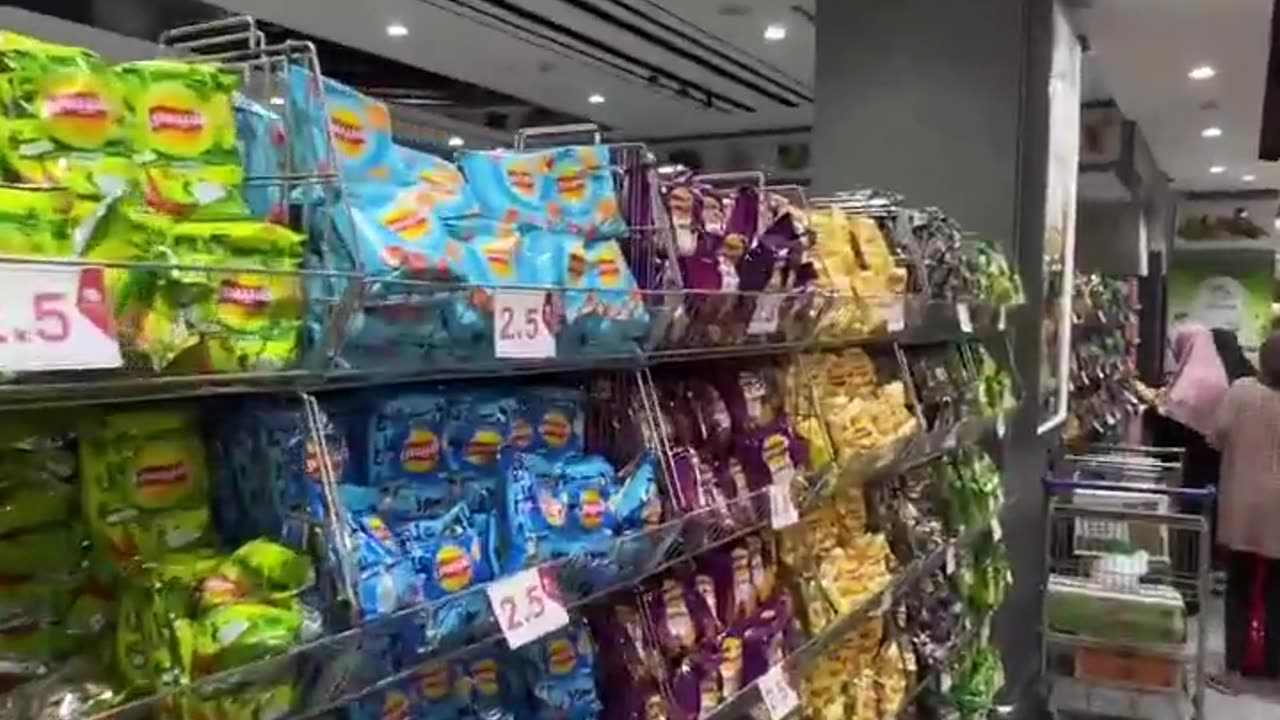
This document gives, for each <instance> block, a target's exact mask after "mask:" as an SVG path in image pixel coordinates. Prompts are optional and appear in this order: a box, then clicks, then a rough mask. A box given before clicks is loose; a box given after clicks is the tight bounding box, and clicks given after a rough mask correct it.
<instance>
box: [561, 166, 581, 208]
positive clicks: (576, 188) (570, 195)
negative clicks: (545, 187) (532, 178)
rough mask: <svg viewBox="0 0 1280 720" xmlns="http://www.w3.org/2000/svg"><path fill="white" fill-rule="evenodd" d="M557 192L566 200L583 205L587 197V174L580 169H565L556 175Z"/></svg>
mask: <svg viewBox="0 0 1280 720" xmlns="http://www.w3.org/2000/svg"><path fill="white" fill-rule="evenodd" d="M556 192H557V193H558V194H559V195H560V197H561V198H562V199H564V200H568V201H569V202H571V203H581V202H582V201H583V200H585V199H586V197H587V179H586V173H585V172H584V171H583V170H581V169H579V168H565V169H564V170H561V171H560V172H559V173H558V174H557V175H556Z"/></svg>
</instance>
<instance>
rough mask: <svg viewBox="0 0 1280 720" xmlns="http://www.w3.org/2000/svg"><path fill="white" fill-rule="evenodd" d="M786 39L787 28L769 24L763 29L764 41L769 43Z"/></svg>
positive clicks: (781, 25) (778, 24) (777, 24)
mask: <svg viewBox="0 0 1280 720" xmlns="http://www.w3.org/2000/svg"><path fill="white" fill-rule="evenodd" d="M786 38H787V26H786V25H783V24H782V23H769V25H768V27H766V28H765V29H764V39H765V40H768V41H769V42H778V41H779V40H785V39H786Z"/></svg>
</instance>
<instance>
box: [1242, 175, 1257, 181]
mask: <svg viewBox="0 0 1280 720" xmlns="http://www.w3.org/2000/svg"><path fill="white" fill-rule="evenodd" d="M1240 179H1241V180H1243V181H1245V182H1253V181H1254V180H1257V179H1258V176H1257V175H1241V176H1240Z"/></svg>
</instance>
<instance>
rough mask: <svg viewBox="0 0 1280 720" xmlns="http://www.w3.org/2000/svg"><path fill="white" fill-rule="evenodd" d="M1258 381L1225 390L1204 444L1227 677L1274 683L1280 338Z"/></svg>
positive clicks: (1264, 353)
mask: <svg viewBox="0 0 1280 720" xmlns="http://www.w3.org/2000/svg"><path fill="white" fill-rule="evenodd" d="M1259 360H1260V362H1259V365H1260V374H1259V376H1258V377H1257V378H1253V377H1247V376H1246V377H1242V378H1240V379H1239V380H1236V381H1235V382H1234V383H1232V384H1231V387H1230V389H1228V390H1227V392H1226V394H1225V395H1224V396H1223V398H1222V402H1221V404H1220V405H1219V407H1218V409H1217V417H1216V419H1215V421H1214V427H1213V432H1212V434H1211V436H1210V441H1211V442H1212V443H1213V445H1215V446H1216V447H1217V448H1219V449H1220V450H1221V451H1222V468H1221V479H1220V485H1219V489H1218V492H1219V497H1218V538H1219V542H1220V543H1221V544H1222V545H1223V546H1225V548H1226V549H1227V552H1228V557H1227V593H1226V607H1225V613H1226V615H1225V626H1226V670H1227V673H1228V675H1227V677H1225V678H1223V677H1218V678H1216V682H1215V684H1220V685H1224V686H1225V688H1226V689H1228V690H1230V689H1233V687H1234V680H1235V679H1236V677H1238V676H1242V675H1243V676H1246V677H1256V678H1266V679H1270V680H1276V679H1280V333H1273V334H1272V335H1271V336H1270V337H1268V338H1267V339H1266V341H1265V342H1264V343H1263V344H1262V350H1261V352H1260V353H1259Z"/></svg>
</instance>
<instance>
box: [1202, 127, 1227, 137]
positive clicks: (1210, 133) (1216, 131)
mask: <svg viewBox="0 0 1280 720" xmlns="http://www.w3.org/2000/svg"><path fill="white" fill-rule="evenodd" d="M1200 137H1203V138H1216V137H1222V128H1220V127H1218V126H1217V125H1214V126H1212V127H1207V128H1205V129H1203V130H1201V131H1200Z"/></svg>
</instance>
